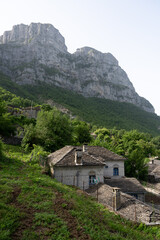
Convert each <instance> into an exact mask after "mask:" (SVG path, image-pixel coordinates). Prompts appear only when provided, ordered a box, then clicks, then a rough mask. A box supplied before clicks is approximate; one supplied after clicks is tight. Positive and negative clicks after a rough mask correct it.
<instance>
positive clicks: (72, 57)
mask: <svg viewBox="0 0 160 240" xmlns="http://www.w3.org/2000/svg"><path fill="white" fill-rule="evenodd" d="M0 71H2V72H3V73H5V74H6V75H8V76H10V77H11V79H12V80H13V81H15V82H17V83H18V84H21V85H22V84H34V85H35V84H38V83H39V82H45V83H48V84H53V85H56V86H59V87H62V88H66V89H69V90H72V91H75V92H77V93H80V94H82V95H84V96H85V97H98V98H105V99H110V100H115V101H120V102H129V103H133V104H135V105H137V106H139V107H141V108H142V109H144V110H146V111H148V112H154V108H153V106H152V105H151V104H150V103H149V102H148V101H147V100H146V99H144V98H141V97H140V96H139V95H138V94H137V93H136V91H135V89H134V87H133V85H132V83H131V82H130V80H129V78H128V76H127V74H126V73H125V71H124V70H123V69H121V67H120V66H119V64H118V61H117V60H116V58H115V57H114V56H113V55H112V54H111V53H101V52H99V51H97V50H95V49H93V48H90V47H84V48H80V49H77V51H76V52H75V53H74V54H70V53H69V52H67V47H66V45H65V40H64V38H63V36H62V35H61V34H60V33H59V31H58V30H57V29H56V28H54V27H53V26H52V25H51V24H40V23H31V24H30V25H29V26H27V25H24V24H20V25H16V26H14V27H13V29H12V30H11V31H7V32H5V33H4V34H3V36H1V37H0Z"/></svg>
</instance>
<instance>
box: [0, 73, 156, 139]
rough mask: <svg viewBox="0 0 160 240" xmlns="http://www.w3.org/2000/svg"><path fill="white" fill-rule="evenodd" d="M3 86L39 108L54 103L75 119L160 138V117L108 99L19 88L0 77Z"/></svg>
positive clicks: (41, 85) (50, 88)
mask: <svg viewBox="0 0 160 240" xmlns="http://www.w3.org/2000/svg"><path fill="white" fill-rule="evenodd" d="M0 86H1V87H3V88H5V89H6V90H8V91H10V92H12V93H15V94H16V95H17V96H20V97H23V98H28V99H30V100H32V101H34V102H36V103H38V104H42V103H44V102H45V101H47V100H53V101H54V102H56V103H59V104H61V105H63V106H65V107H66V108H68V109H69V110H70V111H71V112H72V113H73V115H76V116H79V117H80V118H81V119H82V120H84V121H86V122H89V123H91V124H93V125H97V126H98V127H106V128H114V127H116V128H117V129H119V130H120V129H125V130H128V131H129V130H133V129H137V130H138V131H140V132H148V133H151V134H152V135H154V136H158V135H160V129H159V126H160V117H159V116H157V115H156V114H153V113H148V112H146V111H143V110H142V109H140V108H138V107H136V106H135V105H133V104H129V103H120V102H116V101H111V100H107V99H99V98H85V97H83V96H82V95H79V94H76V93H73V92H71V91H69V90H65V89H62V88H59V87H55V86H52V85H47V84H45V83H41V82H37V85H36V86H32V85H23V87H22V86H20V85H17V84H16V83H13V82H12V81H11V80H10V79H9V78H8V77H6V76H4V75H3V74H2V73H1V74H0Z"/></svg>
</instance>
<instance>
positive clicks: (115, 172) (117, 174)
mask: <svg viewBox="0 0 160 240" xmlns="http://www.w3.org/2000/svg"><path fill="white" fill-rule="evenodd" d="M113 176H119V169H118V167H114V168H113Z"/></svg>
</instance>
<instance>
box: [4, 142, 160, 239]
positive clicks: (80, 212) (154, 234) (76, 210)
mask: <svg viewBox="0 0 160 240" xmlns="http://www.w3.org/2000/svg"><path fill="white" fill-rule="evenodd" d="M4 154H5V157H3V159H2V158H1V159H0V189H1V191H0V239H2V240H10V239H23V240H28V239H30V240H36V239H48V240H49V239H50V240H51V239H56V240H57V239H59V240H63V239H64V240H69V239H93V240H101V239H104V240H105V239H106V240H114V239H115V240H117V239H119V240H123V239H124V240H132V239H133V240H153V239H154V240H156V239H159V238H160V230H159V227H146V226H145V225H143V224H140V225H139V224H135V223H133V222H130V221H128V220H125V219H123V218H121V217H120V216H119V215H115V214H114V213H111V212H109V211H108V210H107V209H106V208H105V207H103V206H102V205H101V204H99V203H97V202H96V201H95V200H94V199H93V198H91V197H88V196H86V195H84V194H83V193H82V192H81V191H79V190H78V189H76V188H72V187H68V186H65V185H63V184H61V183H59V182H57V181H56V180H54V179H52V178H50V177H49V176H47V175H45V174H42V170H41V168H40V167H39V165H38V164H37V163H36V162H34V163H32V162H31V160H30V159H31V155H30V153H23V151H22V149H21V148H20V147H13V146H9V145H8V146H7V145H5V146H4Z"/></svg>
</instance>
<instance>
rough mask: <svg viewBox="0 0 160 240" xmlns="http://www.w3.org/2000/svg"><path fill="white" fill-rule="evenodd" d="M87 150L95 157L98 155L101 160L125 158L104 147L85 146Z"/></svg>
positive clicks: (122, 159)
mask: <svg viewBox="0 0 160 240" xmlns="http://www.w3.org/2000/svg"><path fill="white" fill-rule="evenodd" d="M87 152H88V153H89V154H92V155H94V156H96V157H98V156H100V157H101V158H102V159H103V161H104V162H105V161H124V160H126V158H124V157H122V156H120V155H118V154H116V153H113V152H111V151H109V150H108V149H106V148H104V147H99V146H87Z"/></svg>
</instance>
